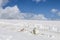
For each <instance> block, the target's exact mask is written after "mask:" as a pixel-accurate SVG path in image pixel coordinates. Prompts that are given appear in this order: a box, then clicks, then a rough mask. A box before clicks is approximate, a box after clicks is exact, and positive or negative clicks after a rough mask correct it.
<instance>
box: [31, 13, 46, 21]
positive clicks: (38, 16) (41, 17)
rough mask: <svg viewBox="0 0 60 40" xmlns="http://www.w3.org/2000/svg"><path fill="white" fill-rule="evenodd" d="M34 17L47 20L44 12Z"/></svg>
mask: <svg viewBox="0 0 60 40" xmlns="http://www.w3.org/2000/svg"><path fill="white" fill-rule="evenodd" d="M32 19H37V20H47V18H46V17H45V16H44V15H43V14H38V15H34V16H33V17H32Z"/></svg>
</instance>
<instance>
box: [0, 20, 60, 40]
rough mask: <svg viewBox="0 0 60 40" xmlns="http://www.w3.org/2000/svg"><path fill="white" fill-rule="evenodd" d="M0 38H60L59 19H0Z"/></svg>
mask: <svg viewBox="0 0 60 40" xmlns="http://www.w3.org/2000/svg"><path fill="white" fill-rule="evenodd" d="M0 40H60V21H39V20H0Z"/></svg>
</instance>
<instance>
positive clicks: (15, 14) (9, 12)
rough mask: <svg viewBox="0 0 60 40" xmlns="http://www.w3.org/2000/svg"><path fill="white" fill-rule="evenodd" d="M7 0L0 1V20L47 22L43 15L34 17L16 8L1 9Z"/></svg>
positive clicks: (34, 15)
mask: <svg viewBox="0 0 60 40" xmlns="http://www.w3.org/2000/svg"><path fill="white" fill-rule="evenodd" d="M7 2H8V0H0V19H36V20H47V19H46V18H45V16H44V15H41V14H39V15H36V14H33V13H22V12H21V11H20V10H19V9H18V7H17V6H16V5H15V6H14V7H6V8H5V9H3V8H2V5H5V3H7Z"/></svg>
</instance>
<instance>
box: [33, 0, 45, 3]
mask: <svg viewBox="0 0 60 40" xmlns="http://www.w3.org/2000/svg"><path fill="white" fill-rule="evenodd" d="M32 1H34V2H36V3H39V2H41V1H43V2H45V1H46V0H32Z"/></svg>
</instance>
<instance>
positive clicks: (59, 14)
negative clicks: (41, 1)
mask: <svg viewBox="0 0 60 40" xmlns="http://www.w3.org/2000/svg"><path fill="white" fill-rule="evenodd" d="M51 12H52V13H55V14H57V15H58V16H60V11H59V10H58V9H52V10H51Z"/></svg>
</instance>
